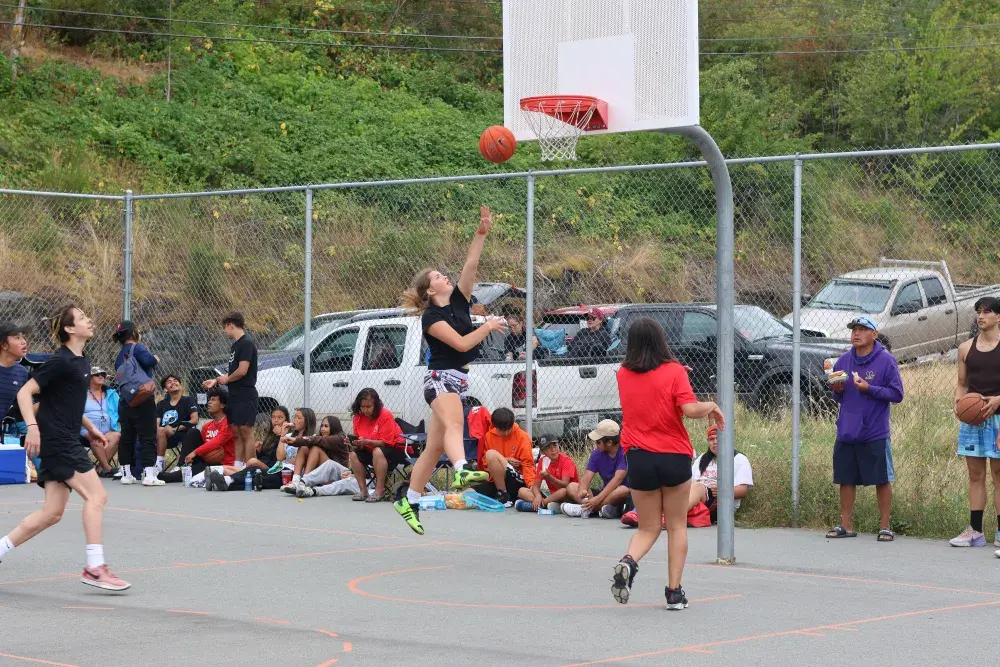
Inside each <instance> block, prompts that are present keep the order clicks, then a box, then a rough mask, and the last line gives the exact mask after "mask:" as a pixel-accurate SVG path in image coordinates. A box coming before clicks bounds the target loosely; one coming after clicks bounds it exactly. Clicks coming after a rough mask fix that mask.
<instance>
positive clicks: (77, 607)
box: [63, 605, 115, 611]
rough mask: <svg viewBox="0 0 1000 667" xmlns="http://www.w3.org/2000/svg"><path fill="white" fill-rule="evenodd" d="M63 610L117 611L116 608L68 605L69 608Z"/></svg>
mask: <svg viewBox="0 0 1000 667" xmlns="http://www.w3.org/2000/svg"><path fill="white" fill-rule="evenodd" d="M63 609H86V610H88V611H114V610H115V608H114V607H85V606H76V605H68V606H65V607H63Z"/></svg>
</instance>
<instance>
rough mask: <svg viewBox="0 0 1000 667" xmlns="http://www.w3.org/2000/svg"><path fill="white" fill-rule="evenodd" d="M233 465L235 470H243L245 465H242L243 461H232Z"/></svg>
mask: <svg viewBox="0 0 1000 667" xmlns="http://www.w3.org/2000/svg"><path fill="white" fill-rule="evenodd" d="M233 465H234V466H236V467H237V468H245V467H246V464H245V463H243V461H233Z"/></svg>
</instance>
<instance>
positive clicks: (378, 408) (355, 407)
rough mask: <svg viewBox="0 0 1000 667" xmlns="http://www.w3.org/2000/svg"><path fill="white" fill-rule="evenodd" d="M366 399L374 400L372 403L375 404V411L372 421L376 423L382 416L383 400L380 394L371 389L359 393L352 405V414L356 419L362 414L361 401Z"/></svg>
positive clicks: (373, 411)
mask: <svg viewBox="0 0 1000 667" xmlns="http://www.w3.org/2000/svg"><path fill="white" fill-rule="evenodd" d="M366 398H370V399H372V403H373V404H374V407H375V409H374V410H372V416H371V420H372V421H375V420H376V419H378V418H379V416H381V414H382V398H381V397H380V396H379V395H378V392H377V391H375V390H374V389H372V388H371V387H366V388H365V389H362V390H361V391H359V392H358V395H357V397H355V399H354V402H353V403H351V414H352V415H354V416H355V417H357V416H358V415H360V414H361V401H363V400H365V399H366Z"/></svg>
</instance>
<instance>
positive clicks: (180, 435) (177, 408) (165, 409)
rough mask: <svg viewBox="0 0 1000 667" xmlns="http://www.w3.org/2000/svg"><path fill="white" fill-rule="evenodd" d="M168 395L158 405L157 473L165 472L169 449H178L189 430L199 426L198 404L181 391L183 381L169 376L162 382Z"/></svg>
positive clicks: (161, 385) (161, 386)
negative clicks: (164, 467)
mask: <svg viewBox="0 0 1000 667" xmlns="http://www.w3.org/2000/svg"><path fill="white" fill-rule="evenodd" d="M160 388H161V389H163V391H164V392H165V393H166V395H165V396H164V397H163V400H162V401H160V402H159V403H157V404H156V416H157V419H158V421H157V426H156V472H157V473H161V472H163V458H164V456H166V454H167V450H168V449H177V448H179V447H181V445H182V444H183V443H184V434H185V433H186V432H187V431H188V429H192V428H196V427H197V426H198V404H197V403H196V402H195V400H194V398H192V397H191V396H189V395H185V394H184V393H183V392H182V391H181V379H180V378H179V377H177V376H176V375H168V376H167V377H165V378H163V380H162V381H161V382H160Z"/></svg>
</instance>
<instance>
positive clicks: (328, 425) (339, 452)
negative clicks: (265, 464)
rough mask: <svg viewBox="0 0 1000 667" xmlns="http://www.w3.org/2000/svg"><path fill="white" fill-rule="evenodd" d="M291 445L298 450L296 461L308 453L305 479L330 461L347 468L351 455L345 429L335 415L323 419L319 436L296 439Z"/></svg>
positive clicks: (304, 473)
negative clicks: (304, 452) (305, 452)
mask: <svg viewBox="0 0 1000 667" xmlns="http://www.w3.org/2000/svg"><path fill="white" fill-rule="evenodd" d="M291 444H292V445H293V446H295V447H296V448H298V453H297V456H296V457H295V458H296V461H298V459H299V457H301V456H302V452H303V451H308V454H307V455H306V457H305V458H306V465H305V467H304V468H303V470H304V472H303V473H302V474H303V478H304V476H305V475H306V474H308V473H310V472H312V471H314V470H316V468H318V467H320V466H321V465H323V464H325V463H327V462H328V461H333V462H335V463H338V464H340V465H342V466H346V465H347V462H348V460H349V458H350V454H351V445H350V441H349V440H348V439H347V436H345V435H344V427H343V426H341V425H340V420H339V419H337V418H336V417H334V416H333V415H327V416H326V417H323V421H321V422H320V425H319V435H311V436H304V437H301V438H296V439H295V440H293V441H292V443H291Z"/></svg>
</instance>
